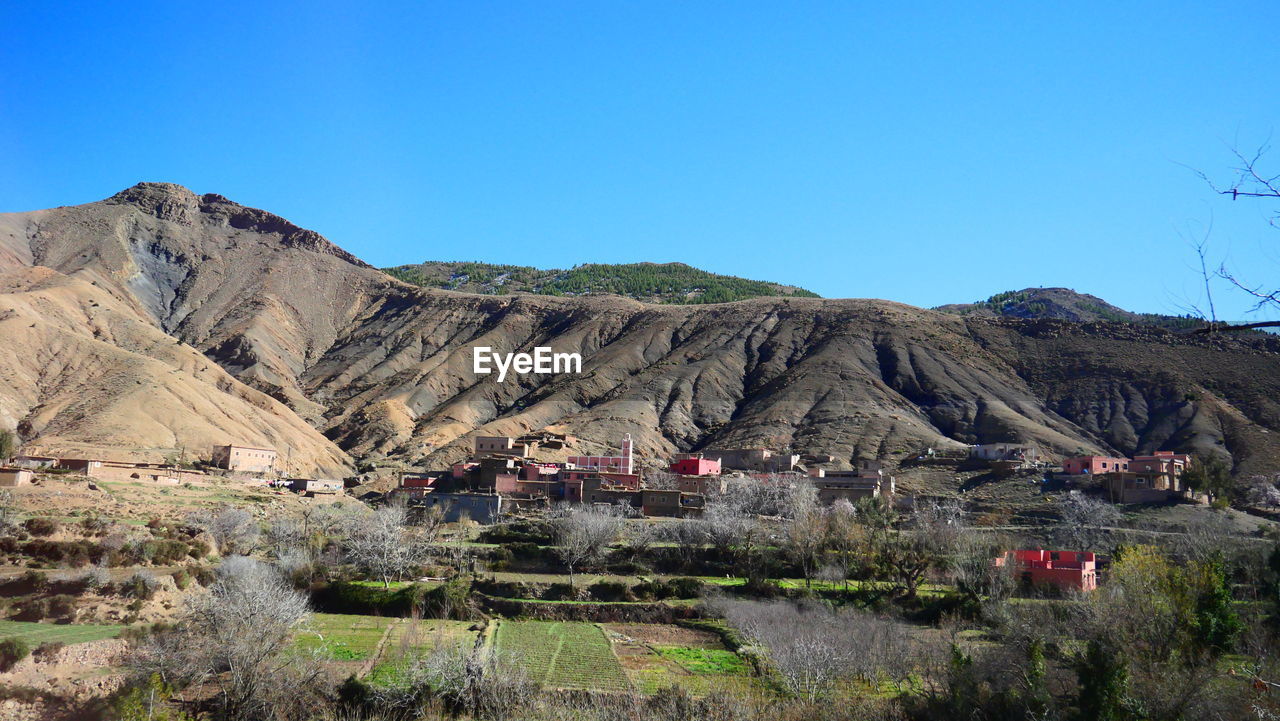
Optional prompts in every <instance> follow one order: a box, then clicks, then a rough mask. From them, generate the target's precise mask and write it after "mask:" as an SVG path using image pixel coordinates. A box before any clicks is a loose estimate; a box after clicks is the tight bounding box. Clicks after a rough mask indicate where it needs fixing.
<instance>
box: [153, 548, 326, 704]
mask: <svg viewBox="0 0 1280 721" xmlns="http://www.w3.org/2000/svg"><path fill="white" fill-rule="evenodd" d="M308 615H309V610H308V607H307V598H306V596H305V595H304V594H302V593H300V592H298V591H295V590H293V589H292V588H290V587H289V586H288V584H287V583H285V581H284V579H283V578H282V577H281V576H280V573H279V572H278V571H277V570H276V569H274V568H272V567H271V566H269V565H267V564H263V563H260V562H258V561H255V560H252V559H249V558H245V557H243V556H229V557H227V558H226V559H225V560H223V562H222V565H221V566H220V567H219V568H218V576H217V579H216V580H215V581H214V583H213V585H212V586H210V587H209V589H208V591H206V592H204V593H200V594H197V595H194V596H191V597H189V598H188V601H187V606H186V608H185V610H184V611H183V613H182V615H181V617H180V618H179V623H178V625H177V627H176V630H175V631H173V632H171V633H167V634H160V635H157V636H155V637H153V638H151V639H150V640H149V641H148V642H147V643H146V644H144V645H143V647H142V648H141V649H140V650H139V652H138V653H137V654H136V655H135V656H134V658H133V663H132V665H133V667H134V669H135V670H136V671H138V672H140V673H141V674H142V676H143V677H144V678H149V677H150V676H151V674H152V673H159V674H160V675H161V677H162V678H164V679H165V680H166V681H167V682H170V683H173V682H177V683H186V684H205V683H207V684H212V686H213V687H214V688H216V689H217V692H218V695H217V700H218V705H219V707H220V709H221V711H222V714H223V715H224V716H225V717H227V718H230V719H246V720H247V719H261V718H282V717H283V718H289V717H293V718H299V717H300V712H301V711H302V710H303V709H304V708H305V707H306V705H307V699H302V698H300V695H301V696H309V694H310V693H311V690H310V689H312V688H314V682H315V679H316V677H317V676H318V675H319V669H320V667H319V666H318V665H311V664H307V663H305V662H304V659H303V658H302V657H301V656H299V655H298V654H295V653H291V652H290V648H291V646H292V643H293V637H294V633H295V632H296V630H297V629H298V627H299V626H300V625H301V624H302V623H303V622H304V621H305V620H306V619H307V617H308ZM311 700H314V699H311Z"/></svg>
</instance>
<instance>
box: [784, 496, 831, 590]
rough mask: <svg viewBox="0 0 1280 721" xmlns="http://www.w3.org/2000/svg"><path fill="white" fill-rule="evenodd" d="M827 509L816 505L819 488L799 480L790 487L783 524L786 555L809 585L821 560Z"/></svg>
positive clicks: (824, 541) (824, 543) (824, 542)
mask: <svg viewBox="0 0 1280 721" xmlns="http://www.w3.org/2000/svg"><path fill="white" fill-rule="evenodd" d="M825 526H826V513H825V510H824V509H823V508H822V507H821V506H819V505H818V491H817V489H815V488H814V487H813V484H811V483H799V484H797V485H796V487H795V488H793V489H792V491H791V517H790V518H789V519H788V520H787V522H786V524H785V525H784V526H783V533H784V536H783V538H784V544H785V549H786V553H787V556H788V557H789V558H790V559H791V562H792V563H795V564H796V565H798V566H799V567H800V571H801V573H802V574H804V581H805V585H806V586H808V585H809V584H810V581H811V580H812V579H813V575H814V573H816V572H817V570H818V564H819V563H820V562H821V560H822V550H823V547H824V546H825V545H826V537H825V533H824V530H825Z"/></svg>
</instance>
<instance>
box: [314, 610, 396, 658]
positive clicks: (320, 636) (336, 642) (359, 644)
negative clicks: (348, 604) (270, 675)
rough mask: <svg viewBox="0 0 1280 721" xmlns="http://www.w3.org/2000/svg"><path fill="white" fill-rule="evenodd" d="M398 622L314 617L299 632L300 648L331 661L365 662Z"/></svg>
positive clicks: (364, 617) (394, 620) (381, 619)
mask: <svg viewBox="0 0 1280 721" xmlns="http://www.w3.org/2000/svg"><path fill="white" fill-rule="evenodd" d="M397 620H398V619H394V618H381V617H378V616H349V615H345V614H334V613H316V614H312V617H311V620H310V621H308V622H307V625H306V626H304V627H303V628H302V629H300V630H299V632H298V642H297V645H298V648H300V649H302V650H304V651H314V652H316V653H317V654H318V655H319V656H320V657H321V658H325V659H329V660H331V661H363V660H365V659H367V658H369V657H371V656H372V655H373V652H374V651H375V650H376V649H377V647H378V642H379V641H380V640H382V635H383V634H384V633H385V632H386V630H387V626H388V625H390V624H392V623H395V622H396V621H397Z"/></svg>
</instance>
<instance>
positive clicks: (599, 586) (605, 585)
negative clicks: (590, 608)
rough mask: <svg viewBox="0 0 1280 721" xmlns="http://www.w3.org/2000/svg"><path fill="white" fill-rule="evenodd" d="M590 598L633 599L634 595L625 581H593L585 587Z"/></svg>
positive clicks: (606, 599) (607, 599)
mask: <svg viewBox="0 0 1280 721" xmlns="http://www.w3.org/2000/svg"><path fill="white" fill-rule="evenodd" d="M587 590H588V591H589V592H590V593H591V596H592V598H595V599H596V600H598V601H634V600H635V596H634V595H632V593H631V589H629V588H627V584H625V583H616V582H612V581H601V582H599V583H593V584H592V585H590V586H588V587H587Z"/></svg>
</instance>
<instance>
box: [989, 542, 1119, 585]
mask: <svg viewBox="0 0 1280 721" xmlns="http://www.w3.org/2000/svg"><path fill="white" fill-rule="evenodd" d="M1006 564H1012V565H1013V566H1014V568H1015V569H1016V571H1017V573H1018V574H1019V577H1020V578H1021V580H1022V581H1023V582H1024V583H1027V584H1029V585H1032V586H1041V585H1044V586H1054V587H1056V588H1060V589H1062V590H1064V591H1066V590H1071V589H1074V590H1077V591H1092V590H1093V589H1095V588H1097V587H1098V571H1097V557H1096V556H1094V555H1093V553H1092V552H1090V551H1083V552H1077V551H1045V550H1042V549H1037V550H1034V551H1006V552H1005V554H1004V555H1003V556H997V557H996V559H995V565H996V566H1004V565H1006Z"/></svg>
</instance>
